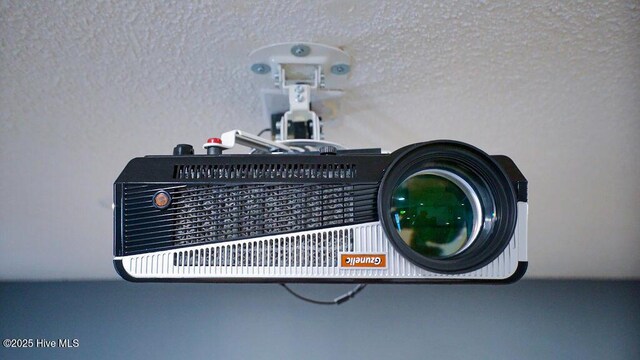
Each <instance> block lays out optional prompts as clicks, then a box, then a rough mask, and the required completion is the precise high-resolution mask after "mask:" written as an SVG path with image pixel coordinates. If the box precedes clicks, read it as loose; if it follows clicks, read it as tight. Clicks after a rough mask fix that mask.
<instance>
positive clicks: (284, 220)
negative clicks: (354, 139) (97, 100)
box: [123, 184, 378, 256]
mask: <svg viewBox="0 0 640 360" xmlns="http://www.w3.org/2000/svg"><path fill="white" fill-rule="evenodd" d="M161 190H163V191H166V192H167V193H169V194H170V196H171V198H172V200H171V203H170V205H169V207H168V208H166V209H164V210H160V209H157V208H155V207H154V206H153V201H152V199H153V195H154V194H156V193H157V192H158V191H161ZM377 192H378V184H358V185H351V184H242V185H176V184H172V185H167V186H162V184H154V185H143V186H140V185H132V186H127V187H125V191H124V207H123V208H124V223H123V230H124V234H123V235H124V236H123V238H124V241H123V253H124V255H133V254H140V253H144V252H149V251H160V250H169V249H175V248H179V247H186V246H193V245H203V244H205V243H211V242H222V241H232V240H240V239H250V238H258V237H263V236H268V235H278V234H287V233H293V232H300V231H307V230H316V229H322V228H328V227H337V226H343V225H353V224H359V223H366V222H372V221H377V220H378V214H377V205H376V204H377V200H376V197H377ZM194 256H195V255H194Z"/></svg>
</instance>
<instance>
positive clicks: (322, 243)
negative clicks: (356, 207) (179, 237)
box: [173, 229, 353, 267]
mask: <svg viewBox="0 0 640 360" xmlns="http://www.w3.org/2000/svg"><path fill="white" fill-rule="evenodd" d="M346 251H353V230H351V229H349V230H339V231H327V232H322V233H319V234H316V233H311V234H304V235H297V236H290V237H289V236H284V237H280V238H276V239H267V240H258V241H254V242H243V243H241V244H229V245H225V246H216V247H207V248H200V249H196V250H186V251H179V252H174V253H173V265H174V266H244V267H253V266H269V267H292V266H293V267H337V266H338V254H339V253H340V252H346Z"/></svg>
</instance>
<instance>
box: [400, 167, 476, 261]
mask: <svg viewBox="0 0 640 360" xmlns="http://www.w3.org/2000/svg"><path fill="white" fill-rule="evenodd" d="M390 211H391V217H392V219H393V221H394V223H395V227H396V230H397V231H398V234H399V235H400V238H402V240H403V241H404V242H405V243H406V244H407V245H408V246H409V247H410V248H411V249H413V250H414V251H416V252H418V253H419V254H421V255H423V256H425V257H428V258H446V257H449V256H452V255H456V254H458V253H460V252H462V251H464V250H465V249H466V248H467V247H469V245H471V243H472V242H473V240H474V239H475V237H476V236H477V235H478V232H479V230H480V227H481V221H480V219H481V218H482V214H481V208H480V202H479V199H478V197H477V195H475V193H474V191H473V189H472V188H471V186H470V185H469V184H468V183H467V182H466V181H465V180H463V179H462V178H461V177H459V176H458V175H456V174H454V173H451V172H448V171H444V170H439V169H431V170H425V171H420V172H418V173H416V174H414V175H411V176H409V177H408V178H406V179H405V180H404V181H403V182H402V183H400V184H399V185H398V186H397V187H396V188H395V189H394V190H393V192H392V194H391V208H390Z"/></svg>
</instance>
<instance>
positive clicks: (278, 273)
mask: <svg viewBox="0 0 640 360" xmlns="http://www.w3.org/2000/svg"><path fill="white" fill-rule="evenodd" d="M425 146H426V147H429V148H434V147H438V146H440V147H442V146H445V147H446V146H453V147H454V148H456V147H462V148H468V149H475V148H473V147H471V146H469V145H466V144H463V143H459V142H454V141H434V142H427V143H421V144H415V145H411V146H408V147H405V148H403V149H400V150H398V151H396V152H394V153H392V154H382V153H380V152H379V151H375V150H371V149H368V150H349V151H344V152H340V151H338V154H337V155H320V154H317V153H316V154H313V153H304V154H295V155H286V154H281V155H215V156H210V155H189V156H149V157H145V158H137V159H134V160H132V161H131V162H130V163H129V164H128V165H127V167H126V168H125V169H124V170H123V172H122V174H121V176H120V177H119V178H118V180H116V182H115V184H114V231H115V236H114V255H115V256H114V266H115V268H116V270H117V272H118V273H119V274H120V276H121V277H123V278H124V279H126V280H129V281H136V282H138V281H144V282H149V281H161V282H268V283H282V282H314V283H317V282H320V283H503V284H504V283H511V282H514V281H517V280H518V279H520V278H521V277H522V276H523V275H524V273H525V272H526V269H527V264H528V263H527V255H526V253H527V251H526V248H527V214H528V208H527V189H526V187H527V182H526V179H525V178H524V177H523V176H522V174H521V173H520V171H519V170H518V169H517V167H516V166H515V164H514V163H513V161H511V159H509V158H507V157H505V156H491V157H489V156H488V155H486V154H484V153H483V152H481V151H480V150H477V149H475V150H477V151H478V152H479V154H484V155H485V156H486V158H488V159H490V162H491V164H492V166H495V167H497V169H498V170H499V172H500V173H501V174H502V175H503V177H504V179H503V180H505V179H506V182H505V181H502V183H501V186H503V187H504V189H505V190H506V192H507V193H509V194H511V195H512V196H513V204H514V206H515V207H517V208H514V209H513V211H511V210H509V211H510V214H512V220H513V221H512V223H511V225H509V224H507V226H505V228H506V231H509V230H508V228H509V226H512V228H511V232H512V235H511V236H508V237H507V238H506V240H505V241H502V243H501V244H500V245H498V247H499V248H501V249H502V250H500V251H499V254H497V255H496V256H495V258H493V259H490V260H489V261H485V262H484V263H478V264H476V266H475V267H474V268H470V269H469V270H468V271H464V272H461V273H460V272H458V273H455V272H447V271H433V270H432V269H429V268H428V267H427V268H425V266H422V265H421V264H420V263H417V262H416V261H415V259H410V258H409V257H408V256H406V252H403V251H398V246H397V245H398V244H395V243H394V241H393V239H390V238H392V237H393V233H391V235H392V236H389V231H388V229H387V228H386V227H385V224H384V217H383V216H382V215H379V216H378V219H375V221H369V222H367V223H354V224H345V225H342V226H334V227H323V228H319V229H313V230H308V231H299V232H294V233H279V234H274V235H268V236H258V237H251V238H243V239H237V240H229V241H224V242H215V241H213V242H207V243H202V244H197V245H192V246H191V245H189V246H182V247H176V248H172V249H167V250H161V251H153V250H151V251H143V252H139V253H136V254H126V253H124V250H123V249H124V242H125V236H126V229H125V221H124V217H125V209H124V202H123V201H124V200H123V199H124V196H125V194H124V193H125V192H126V191H125V187H126V186H129V185H135V186H138V185H140V186H141V185H149V184H152V185H153V186H154V187H157V188H158V189H159V190H162V189H163V188H164V187H166V188H170V187H171V185H177V184H187V185H188V186H194V185H202V184H236V185H237V184H256V183H257V184H263V183H268V184H281V183H282V184H291V183H306V182H304V181H301V180H299V179H295V178H279V179H260V180H259V179H246V178H245V179H243V178H234V179H225V180H220V179H215V180H213V179H201V178H194V179H189V180H184V179H176V176H175V171H176V170H175V169H177V167H178V166H179V165H183V164H186V165H188V166H193V164H205V163H206V164H214V165H215V166H218V165H219V166H236V165H238V166H250V164H255V163H273V162H276V161H277V162H279V163H281V164H285V165H284V166H285V167H286V166H287V164H298V163H308V164H316V163H318V164H320V163H321V164H334V163H335V164H337V163H341V164H350V166H351V165H352V166H354V169H355V167H356V166H357V167H358V177H355V178H353V179H340V178H337V179H336V178H333V179H329V178H322V179H319V178H318V179H314V180H313V182H314V183H318V184H327V183H331V184H334V183H335V184H345V183H346V184H350V185H358V184H368V185H371V184H378V185H377V186H378V187H379V189H382V188H383V187H384V186H385V183H384V181H383V178H384V177H386V176H389V174H391V173H393V172H394V164H396V163H397V162H401V159H402V158H403V156H405V155H406V154H407V153H410V152H411V150H412V149H416V148H420V147H425ZM169 192H170V191H169ZM382 194H383V191H380V190H379V191H378V196H379V197H380V196H381V195H382ZM382 202H383V200H380V199H378V202H377V204H376V206H377V207H378V208H380V207H381V205H380V204H381V203H382ZM168 207H169V208H171V205H169V206H168ZM509 211H508V212H509ZM385 229H387V230H385ZM503 233H504V231H503ZM331 234H336V235H331ZM337 234H343V235H340V236H346V235H344V234H352V235H349V236H351V237H352V239H351V240H349V241H352V245H351V246H352V247H351V248H349V249H346V250H344V251H340V252H339V254H347V255H349V254H354V255H355V254H364V255H367V254H384V255H385V256H386V267H385V268H359V269H350V268H349V269H347V268H341V267H340V266H339V264H338V265H336V264H337V263H336V261H337V259H336V258H335V256H334V257H332V258H322V259H319V258H318V259H315V260H313V261H311V260H310V258H311V257H313V256H317V254H318V251H317V246H318V244H319V243H322V241H324V243H328V242H327V240H326V239H327V236H328V239H337V238H338V235H337ZM323 236H324V237H325V238H323ZM319 239H324V240H319ZM396 240H397V239H396ZM331 241H333V240H331ZM275 242H277V244H278V245H279V246H284V244H285V243H286V244H288V245H287V246H290V249H291V250H292V251H293V252H297V253H298V254H299V256H300V257H301V258H300V259H297V260H296V258H295V256H294V255H291V254H289V255H287V256H289V258H287V261H288V263H277V264H276V263H274V262H273V261H272V263H266V262H265V261H264V259H262V260H260V259H258V258H257V257H259V255H250V256H254V257H255V258H251V259H249V257H248V256H247V255H246V254H262V255H261V256H263V257H266V256H267V255H265V254H267V252H268V249H267V247H268V246H269V244H274V243H275ZM253 246H255V250H253V249H254V248H253ZM313 246H316V252H311V253H304V251H310V250H309V249H311V248H312V247H313ZM227 249H228V250H227ZM231 249H234V250H233V252H232V250H231ZM242 249H244V250H242ZM246 249H249V251H248V252H247V250H246ZM243 251H244V252H243ZM327 252H328V251H327ZM332 252H335V250H332ZM494 252H495V249H494ZM231 254H235V255H233V256H237V259H236V260H235V262H231V261H230V262H229V263H225V264H224V265H215V264H214V265H211V264H209V262H210V261H211V262H213V260H212V259H214V256H215V259H220V258H221V256H223V255H224V256H227V257H229V256H232V255H231ZM243 254H245V255H243ZM279 254H280V255H278V256H280V257H282V253H279ZM305 254H306V255H305ZM309 254H311V255H309ZM314 254H315V255H314ZM303 255H304V256H306V258H305V259H307V260H304V259H303V258H302V257H303ZM179 256H184V259H187V258H188V259H189V260H188V261H187V260H185V261H183V262H182V263H181V262H180V261H182V260H178V259H181V258H180V257H179ZM274 256H275V255H274ZM194 259H195V260H194ZM216 261H218V260H216ZM261 261H262V262H261ZM283 261H284V259H283ZM304 261H310V262H309V263H305V262H304ZM314 261H315V264H316V265H317V264H319V263H324V264H325V265H326V264H329V263H331V266H324V267H323V266H315V265H313V264H314ZM302 264H306V265H305V266H302Z"/></svg>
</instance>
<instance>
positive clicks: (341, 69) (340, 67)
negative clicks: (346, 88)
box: [331, 64, 351, 75]
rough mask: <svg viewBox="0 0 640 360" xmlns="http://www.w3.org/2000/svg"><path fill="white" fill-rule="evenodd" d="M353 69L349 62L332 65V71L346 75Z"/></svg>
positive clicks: (335, 73)
mask: <svg viewBox="0 0 640 360" xmlns="http://www.w3.org/2000/svg"><path fill="white" fill-rule="evenodd" d="M350 70H351V67H350V66H349V65H347V64H337V65H333V66H332V67H331V73H332V74H334V75H345V74H348V73H349V71H350Z"/></svg>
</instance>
